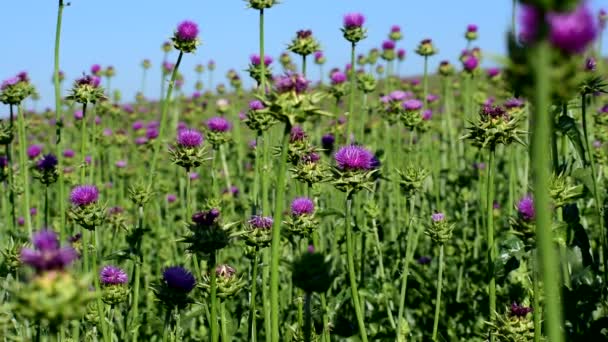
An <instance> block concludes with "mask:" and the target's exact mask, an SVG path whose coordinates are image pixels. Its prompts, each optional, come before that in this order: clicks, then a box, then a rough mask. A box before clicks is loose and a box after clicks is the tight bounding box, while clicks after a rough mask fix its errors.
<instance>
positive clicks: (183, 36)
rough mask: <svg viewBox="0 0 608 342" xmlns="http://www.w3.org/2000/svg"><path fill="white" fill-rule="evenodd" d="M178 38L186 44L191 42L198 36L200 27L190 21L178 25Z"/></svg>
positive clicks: (176, 33)
mask: <svg viewBox="0 0 608 342" xmlns="http://www.w3.org/2000/svg"><path fill="white" fill-rule="evenodd" d="M175 35H176V37H177V38H178V39H179V40H181V41H185V42H191V41H193V40H195V39H196V37H197V36H198V25H196V23H194V22H192V21H190V20H184V21H182V22H181V23H180V24H179V25H177V30H176V32H175Z"/></svg>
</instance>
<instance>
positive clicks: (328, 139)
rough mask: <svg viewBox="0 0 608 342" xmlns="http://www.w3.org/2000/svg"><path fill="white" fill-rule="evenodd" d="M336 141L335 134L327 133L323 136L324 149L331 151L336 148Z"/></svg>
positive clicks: (322, 144)
mask: <svg viewBox="0 0 608 342" xmlns="http://www.w3.org/2000/svg"><path fill="white" fill-rule="evenodd" d="M335 142H336V137H334V135H333V134H331V133H327V134H325V135H323V136H322V137H321V146H322V147H323V149H325V150H328V151H331V150H333V149H334V143H335Z"/></svg>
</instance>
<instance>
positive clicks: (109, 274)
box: [99, 265, 129, 285]
mask: <svg viewBox="0 0 608 342" xmlns="http://www.w3.org/2000/svg"><path fill="white" fill-rule="evenodd" d="M128 279H129V278H128V276H127V273H126V272H125V271H124V270H123V269H121V268H120V267H117V266H112V265H107V266H104V267H103V268H102V269H101V271H99V282H100V283H101V284H102V285H123V284H126V283H127V281H128Z"/></svg>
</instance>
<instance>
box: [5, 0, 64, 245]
mask: <svg viewBox="0 0 608 342" xmlns="http://www.w3.org/2000/svg"><path fill="white" fill-rule="evenodd" d="M58 1H59V4H58V6H57V24H56V27H55V54H54V62H53V75H54V77H53V85H54V87H55V155H56V156H57V169H58V170H59V177H58V179H57V187H58V188H59V217H60V218H61V224H60V225H59V235H60V238H61V240H62V241H63V239H64V238H65V180H64V175H63V153H62V152H63V151H61V149H62V141H61V128H62V126H63V124H62V118H61V84H60V82H59V46H60V43H61V22H62V18H63V8H64V7H65V4H64V2H63V0H58ZM11 121H12V120H11ZM11 191H12V190H11Z"/></svg>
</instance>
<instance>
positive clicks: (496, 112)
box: [481, 104, 508, 119]
mask: <svg viewBox="0 0 608 342" xmlns="http://www.w3.org/2000/svg"><path fill="white" fill-rule="evenodd" d="M481 112H482V113H483V114H484V115H487V116H489V117H490V118H492V119H498V118H504V119H506V118H508V114H507V111H506V110H505V108H503V107H501V106H493V105H489V104H487V105H484V106H483V107H482V108H481Z"/></svg>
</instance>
